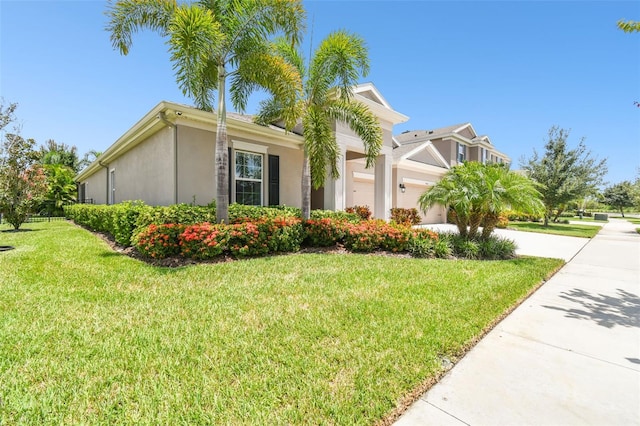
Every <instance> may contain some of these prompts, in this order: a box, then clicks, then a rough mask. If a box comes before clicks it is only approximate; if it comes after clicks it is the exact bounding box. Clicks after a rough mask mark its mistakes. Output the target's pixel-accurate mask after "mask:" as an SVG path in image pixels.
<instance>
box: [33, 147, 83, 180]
mask: <svg viewBox="0 0 640 426" xmlns="http://www.w3.org/2000/svg"><path fill="white" fill-rule="evenodd" d="M38 157H39V161H40V163H41V164H42V165H47V164H60V165H63V166H66V167H68V168H70V169H71V170H73V172H74V173H78V172H79V171H80V169H81V168H82V161H81V160H80V158H79V157H78V148H76V147H75V146H68V145H67V144H65V143H57V142H56V141H54V140H53V139H49V140H47V141H46V142H45V144H44V145H41V146H40V149H39V151H38Z"/></svg>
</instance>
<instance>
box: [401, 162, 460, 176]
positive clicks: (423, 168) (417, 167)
mask: <svg viewBox="0 0 640 426" xmlns="http://www.w3.org/2000/svg"><path fill="white" fill-rule="evenodd" d="M393 167H395V168H398V169H402V170H411V171H414V172H426V173H433V174H435V175H440V176H444V174H445V173H446V172H447V170H448V168H447V169H445V168H444V167H438V166H433V165H431V164H425V163H420V162H418V161H414V160H408V159H407V160H400V161H398V162H396V163H395V164H394V165H393Z"/></svg>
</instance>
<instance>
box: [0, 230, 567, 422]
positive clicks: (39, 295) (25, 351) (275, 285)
mask: <svg viewBox="0 0 640 426" xmlns="http://www.w3.org/2000/svg"><path fill="white" fill-rule="evenodd" d="M24 227H25V228H28V229H31V231H25V232H18V233H0V245H12V246H15V247H16V249H15V250H12V251H7V252H2V253H0V271H1V273H0V294H2V298H0V383H2V386H1V387H0V399H1V402H0V404H1V405H0V424H38V425H46V424H143V425H144V424H154V425H155V424H190V425H192V424H238V423H241V424H247V423H249V424H301V423H304V424H344V425H355V424H371V423H374V422H376V421H379V420H380V419H383V418H384V417H385V416H387V415H389V413H391V412H392V411H393V410H394V407H396V405H397V404H398V403H399V402H400V401H402V400H403V399H405V398H406V397H407V396H408V395H409V394H410V393H411V392H412V391H415V390H416V389H418V388H419V387H420V386H421V385H423V384H424V383H425V382H427V381H428V380H429V379H430V378H433V377H436V376H438V375H439V374H440V372H441V369H442V367H441V365H442V360H443V359H444V358H451V359H454V358H455V357H457V356H459V355H461V354H462V353H463V352H464V351H465V349H466V348H467V347H468V346H469V344H470V343H472V342H473V341H474V339H476V338H477V337H478V336H480V335H481V334H482V333H483V331H484V330H485V329H486V328H487V327H488V326H489V325H490V324H492V323H493V322H494V321H495V320H496V318H499V317H500V316H501V315H503V314H504V313H505V312H506V311H508V310H509V309H510V308H511V307H512V306H514V304H516V303H517V302H518V301H520V300H522V299H523V298H524V297H525V296H526V295H527V294H528V293H529V292H530V291H531V290H532V289H533V288H535V287H536V286H537V285H538V284H540V282H541V281H542V280H544V279H545V278H547V277H548V276H549V275H550V274H551V273H552V272H553V271H554V270H556V269H557V268H558V267H559V266H560V265H561V261H559V260H554V259H542V258H521V259H514V260H509V261H496V262H493V261H492V262H488V261H486V262H481V261H458V260H455V261H452V260H424V259H408V258H398V257H384V256H374V255H339V254H335V255H329V254H296V255H289V256H278V257H267V258H259V259H251V260H245V261H238V262H227V263H218V264H201V265H195V266H188V267H183V268H175V269H169V268H158V267H152V266H150V265H147V264H145V263H142V262H139V261H137V260H134V259H132V258H129V257H127V256H124V255H121V254H119V253H115V252H113V251H111V250H110V248H109V247H108V246H107V245H106V244H105V243H104V242H103V241H101V240H99V239H98V238H97V237H95V236H93V235H92V234H90V233H89V232H87V231H85V230H84V229H81V228H78V227H75V226H73V225H71V224H69V223H67V222H51V223H37V224H29V225H25V226H24Z"/></svg>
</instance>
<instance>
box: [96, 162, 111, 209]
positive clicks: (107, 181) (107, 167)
mask: <svg viewBox="0 0 640 426" xmlns="http://www.w3.org/2000/svg"><path fill="white" fill-rule="evenodd" d="M98 164H100V165H101V166H102V167H104V168H105V169H106V171H107V180H106V183H107V184H106V185H105V186H106V190H107V191H106V195H107V198H106V199H105V200H104V203H105V204H106V205H109V165H108V164H107V165H106V166H105V165H104V164H102V161H100V160H98Z"/></svg>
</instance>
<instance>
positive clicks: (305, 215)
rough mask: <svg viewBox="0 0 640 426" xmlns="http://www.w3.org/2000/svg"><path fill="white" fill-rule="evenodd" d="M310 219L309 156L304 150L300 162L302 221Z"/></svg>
mask: <svg viewBox="0 0 640 426" xmlns="http://www.w3.org/2000/svg"><path fill="white" fill-rule="evenodd" d="M310 217H311V173H310V172H309V155H308V154H307V150H306V149H305V150H304V161H303V162H302V219H303V220H309V218H310Z"/></svg>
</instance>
